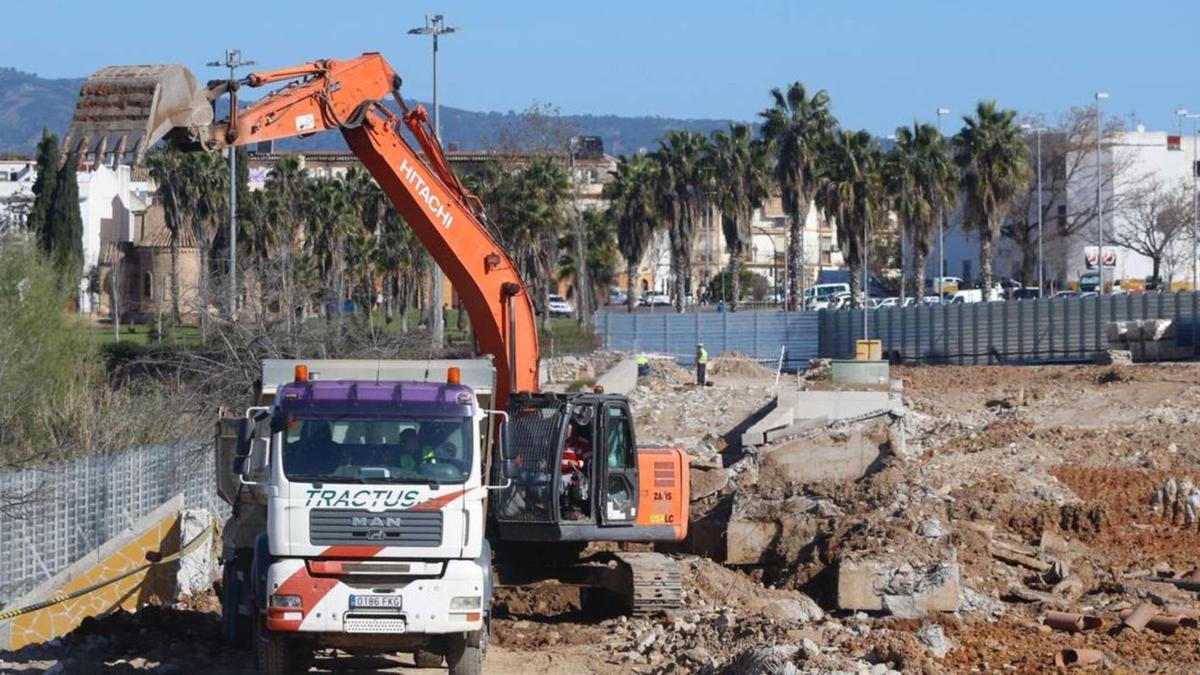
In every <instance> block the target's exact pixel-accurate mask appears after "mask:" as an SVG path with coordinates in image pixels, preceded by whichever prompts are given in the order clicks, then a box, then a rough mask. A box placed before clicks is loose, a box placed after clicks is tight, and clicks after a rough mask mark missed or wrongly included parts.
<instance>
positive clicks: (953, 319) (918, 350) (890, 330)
mask: <svg viewBox="0 0 1200 675" xmlns="http://www.w3.org/2000/svg"><path fill="white" fill-rule="evenodd" d="M1198 310H1200V293H1194V292H1181V293H1155V294H1146V295H1131V294H1121V295H1106V296H1092V297H1085V298H1057V299H1045V300H1021V301H1012V302H990V303H972V304H954V305H949V304H948V305H925V306H918V307H903V308H899V307H888V308H880V309H872V310H867V311H866V314H867V316H866V326H865V330H866V336H867V337H869V338H871V339H878V340H882V341H883V349H884V352H885V353H886V354H888V355H889V357H890V358H891V359H892V360H893V361H901V362H921V363H944V364H957V365H968V364H1004V363H1014V364H1019V363H1030V362H1039V363H1041V362H1070V361H1085V360H1088V359H1090V358H1091V357H1092V355H1093V354H1095V353H1096V352H1097V351H1102V350H1104V349H1107V348H1108V342H1107V338H1106V333H1105V326H1106V324H1108V323H1110V322H1113V321H1128V320H1134V319H1171V320H1173V321H1174V326H1175V337H1174V340H1175V342H1176V344H1177V345H1179V346H1189V347H1192V349H1193V353H1195V347H1196V345H1197V344H1200V341H1198V340H1197V330H1200V322H1198V321H1197V316H1200V311H1198ZM820 315H821V318H820V324H821V325H820V345H821V349H820V352H821V356H822V357H826V358H853V357H854V353H855V341H856V340H859V339H861V338H863V337H864V325H863V310H858V309H853V310H850V309H846V310H834V311H830V310H823V311H821V312H820Z"/></svg>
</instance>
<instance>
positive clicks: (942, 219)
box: [918, 108, 987, 304]
mask: <svg viewBox="0 0 1200 675" xmlns="http://www.w3.org/2000/svg"><path fill="white" fill-rule="evenodd" d="M949 114H950V109H949V108H938V109H937V129H938V136H941V135H942V118H943V117H945V116H946V115H949ZM942 211H943V209H942V206H941V204H939V205H938V304H943V303H945V302H946V214H945V213H943V212H942ZM918 292H920V293H924V292H925V289H923V288H922V289H920V290H919V291H918ZM984 293H987V290H985V291H984Z"/></svg>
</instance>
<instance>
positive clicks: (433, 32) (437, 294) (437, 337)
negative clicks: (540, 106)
mask: <svg viewBox="0 0 1200 675" xmlns="http://www.w3.org/2000/svg"><path fill="white" fill-rule="evenodd" d="M458 30H459V29H458V28H457V27H456V26H447V25H446V23H445V17H444V16H443V15H441V14H426V15H425V25H424V26H420V27H417V28H412V29H410V30H409V31H408V34H409V35H429V36H431V37H432V38H433V137H434V139H435V140H436V141H437V142H438V144H439V145H440V144H441V142H442V124H441V116H440V113H441V111H440V108H439V107H438V62H437V57H438V36H441V35H445V34H447V33H456V32H458ZM430 292H431V295H433V303H432V304H433V316H431V317H429V328H430V331H429V332H430V334H431V335H430V337H431V340H432V342H433V346H434V347H439V348H440V347H441V346H442V345H443V343H444V337H445V322H444V319H445V317H444V316H443V312H442V268H441V266H440V265H438V264H437V262H436V261H435V262H434V264H433V283H432V284H431V288H430Z"/></svg>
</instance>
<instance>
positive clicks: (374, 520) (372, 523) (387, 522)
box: [350, 516, 403, 528]
mask: <svg viewBox="0 0 1200 675" xmlns="http://www.w3.org/2000/svg"><path fill="white" fill-rule="evenodd" d="M402 522H403V521H402V519H401V518H400V516H386V517H383V518H381V517H379V516H351V517H350V525H352V526H353V527H394V528H399V527H400V525H401V523H402Z"/></svg>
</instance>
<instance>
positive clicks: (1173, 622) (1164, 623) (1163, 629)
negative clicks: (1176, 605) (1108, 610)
mask: <svg viewBox="0 0 1200 675" xmlns="http://www.w3.org/2000/svg"><path fill="white" fill-rule="evenodd" d="M1134 611H1136V610H1131V609H1127V610H1124V611H1122V612H1121V619H1122V620H1124V619H1125V618H1127V617H1128V616H1129V615H1130V614H1132V613H1133V612H1134ZM1188 620H1189V621H1193V622H1194V621H1195V619H1188ZM1183 622H1184V617H1182V616H1177V615H1174V614H1156V615H1154V616H1152V617H1150V620H1149V621H1147V622H1146V628H1149V629H1150V630H1152V631H1154V632H1156V633H1162V634H1163V635H1172V634H1174V633H1175V631H1177V630H1179V626H1180V624H1182V623H1183Z"/></svg>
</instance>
